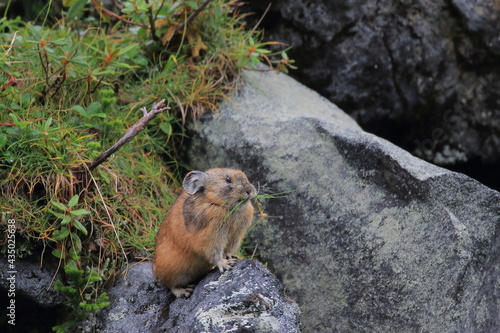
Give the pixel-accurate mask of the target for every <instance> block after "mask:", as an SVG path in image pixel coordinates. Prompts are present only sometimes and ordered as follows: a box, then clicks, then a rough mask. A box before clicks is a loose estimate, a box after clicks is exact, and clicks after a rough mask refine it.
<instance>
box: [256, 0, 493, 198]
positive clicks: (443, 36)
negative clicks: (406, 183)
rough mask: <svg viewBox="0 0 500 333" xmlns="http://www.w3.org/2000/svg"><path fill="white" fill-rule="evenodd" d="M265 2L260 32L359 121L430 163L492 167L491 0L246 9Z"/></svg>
mask: <svg viewBox="0 0 500 333" xmlns="http://www.w3.org/2000/svg"><path fill="white" fill-rule="evenodd" d="M270 2H272V6H271V9H270V11H269V13H268V14H267V18H265V19H264V23H263V24H264V28H265V30H266V38H267V39H269V40H276V41H280V42H285V43H288V44H290V45H293V46H294V47H293V48H292V49H291V50H290V51H289V52H288V54H289V55H290V56H291V57H292V58H294V59H295V60H296V62H297V65H298V67H299V69H298V70H297V71H293V75H295V77H297V78H298V79H299V80H300V81H301V82H302V83H304V84H306V85H307V86H309V87H310V88H312V89H314V90H316V91H318V92H319V93H320V94H322V95H323V96H325V97H327V98H328V99H329V100H331V101H332V102H334V103H336V104H337V105H338V106H339V107H340V108H341V109H343V110H344V111H345V112H347V113H349V114H350V115H351V116H353V117H354V118H355V119H356V120H357V121H358V123H359V124H360V125H361V126H363V128H365V129H367V130H368V131H370V132H372V133H375V134H377V135H379V136H381V137H384V138H386V139H389V140H391V141H392V142H394V143H396V144H397V145H399V146H400V147H403V148H404V149H406V150H408V151H410V152H412V153H414V154H417V155H418V156H420V157H423V158H425V159H427V160H428V161H432V162H434V163H436V164H439V165H453V164H458V165H459V166H460V165H461V166H462V167H464V168H465V167H466V166H470V165H472V164H479V163H481V164H482V168H483V169H482V170H490V172H494V171H495V170H498V167H500V89H499V88H500V37H499V33H498V32H499V31H500V19H499V18H500V2H499V1H491V0H474V1H470V0H468V1H465V0H437V1H429V0H415V1H396V2H395V1H390V0H380V1H359V0H334V1H332V0H320V1H311V0H286V1H285V0H276V1H269V0H256V1H252V2H251V4H252V6H254V7H253V8H252V9H251V10H256V9H257V12H258V13H257V15H256V19H257V18H259V17H260V12H259V11H258V10H259V8H260V9H261V10H263V9H264V8H266V7H267V5H268V4H269V3H270ZM495 168H496V169H495ZM484 174H485V172H484V171H483V172H481V171H480V172H479V173H477V175H475V176H477V177H478V179H481V177H484ZM494 175H495V174H493V177H495V176H494ZM491 177H492V175H491V173H490V179H489V181H491V183H492V184H493V185H495V186H498V187H497V188H500V181H499V180H495V179H491Z"/></svg>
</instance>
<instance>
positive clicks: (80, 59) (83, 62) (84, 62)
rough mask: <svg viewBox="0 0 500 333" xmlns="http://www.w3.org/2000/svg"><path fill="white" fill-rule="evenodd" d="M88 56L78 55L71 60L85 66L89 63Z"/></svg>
mask: <svg viewBox="0 0 500 333" xmlns="http://www.w3.org/2000/svg"><path fill="white" fill-rule="evenodd" d="M86 59H87V57H84V56H76V57H73V58H71V62H73V63H75V64H78V65H83V66H88V65H89V63H88V62H87V60H86Z"/></svg>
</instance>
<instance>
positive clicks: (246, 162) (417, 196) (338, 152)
mask: <svg viewBox="0 0 500 333" xmlns="http://www.w3.org/2000/svg"><path fill="white" fill-rule="evenodd" d="M245 78H246V79H245V82H244V87H243V89H241V90H240V91H238V92H235V93H233V94H232V95H231V96H230V97H231V100H232V101H233V102H231V103H229V102H228V103H224V104H223V105H221V107H220V108H219V114H218V115H217V116H214V119H213V120H209V119H204V121H203V122H201V123H199V124H198V125H197V126H196V127H195V128H193V131H194V133H193V139H192V144H191V146H190V148H189V151H188V155H189V157H190V160H189V165H191V166H192V167H194V168H197V169H208V168H210V167H215V166H217V167H235V168H241V169H242V170H243V171H244V172H245V173H246V174H247V175H248V178H249V179H250V181H254V182H258V183H259V184H260V188H261V191H263V192H265V193H277V192H285V191H294V192H292V193H289V194H288V195H287V196H286V198H281V199H270V200H267V201H266V202H264V211H265V213H267V214H268V215H269V216H271V217H270V218H269V219H268V221H267V222H266V223H260V224H259V225H258V226H257V227H256V228H255V229H254V230H253V231H252V234H251V239H252V242H253V243H254V244H257V245H258V252H260V256H261V259H262V260H263V261H265V262H266V263H268V265H269V267H270V269H271V271H272V272H273V273H275V274H277V276H278V277H279V278H280V279H282V281H283V282H284V284H285V286H286V288H287V290H288V291H289V295H290V296H291V297H292V298H293V299H295V300H296V301H297V302H298V303H299V305H300V307H301V310H302V315H303V316H302V324H303V327H304V332H500V288H499V286H500V253H499V252H500V195H499V193H498V192H496V191H493V190H490V189H488V188H487V187H485V186H483V185H481V184H480V183H478V182H477V181H475V180H473V179H471V178H468V177H466V176H464V175H462V174H459V173H454V172H451V171H448V170H445V169H442V168H439V167H436V166H434V165H431V164H429V163H427V162H424V161H422V160H420V159H418V158H416V157H413V156H412V155H410V154H409V153H408V152H406V151H403V150H402V149H400V148H398V147H396V146H395V145H393V144H391V143H389V142H387V141H385V140H383V139H380V138H378V137H376V136H374V135H371V134H368V133H366V132H363V131H362V130H361V129H360V128H359V126H358V125H356V123H355V122H354V121H353V120H352V119H350V118H349V117H348V116H347V115H346V114H344V113H343V112H342V111H341V110H340V109H338V108H337V107H336V106H335V105H333V104H331V103H329V102H328V101H327V100H325V99H324V98H322V97H320V96H319V95H318V94H317V93H315V92H313V91H311V90H309V89H308V88H305V87H304V86H301V85H300V84H298V83H297V82H296V81H294V80H293V79H291V78H289V77H287V76H286V75H283V74H279V75H278V74H277V73H275V72H247V73H246V74H245ZM256 185H257V184H256Z"/></svg>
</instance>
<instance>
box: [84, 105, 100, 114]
mask: <svg viewBox="0 0 500 333" xmlns="http://www.w3.org/2000/svg"><path fill="white" fill-rule="evenodd" d="M99 111H101V103H100V102H92V103H90V104H89V106H87V114H89V115H93V116H94V115H95V114H96V113H97V112H99Z"/></svg>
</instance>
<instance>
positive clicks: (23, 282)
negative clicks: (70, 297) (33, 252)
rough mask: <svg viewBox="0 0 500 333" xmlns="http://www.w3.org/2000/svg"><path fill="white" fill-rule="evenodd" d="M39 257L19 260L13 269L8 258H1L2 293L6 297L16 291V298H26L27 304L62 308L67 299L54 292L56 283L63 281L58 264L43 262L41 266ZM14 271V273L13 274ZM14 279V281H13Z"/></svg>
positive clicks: (0, 286)
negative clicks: (11, 291) (11, 290)
mask: <svg viewBox="0 0 500 333" xmlns="http://www.w3.org/2000/svg"><path fill="white" fill-rule="evenodd" d="M41 262H42V261H41V260H40V257H39V256H31V257H29V258H24V259H17V260H16V261H15V262H14V267H13V269H10V268H9V262H8V261H7V257H4V256H0V292H1V293H2V295H6V294H7V292H8V291H9V290H10V289H11V282H13V289H14V290H15V294H16V298H19V296H24V297H25V298H26V301H27V302H33V303H34V304H36V305H38V306H41V307H43V308H49V307H55V306H61V305H63V304H64V302H65V301H66V298H65V297H64V295H63V294H61V293H60V292H58V291H56V290H54V283H53V282H54V281H55V280H56V279H57V280H61V279H62V274H61V272H60V271H59V272H58V270H57V264H56V263H54V262H53V260H51V259H46V260H44V261H43V265H42V266H41ZM12 271H14V273H11V272H12ZM12 277H14V279H13V280H12Z"/></svg>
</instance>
